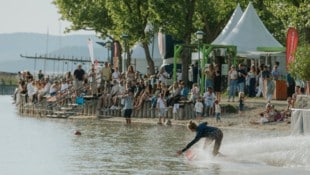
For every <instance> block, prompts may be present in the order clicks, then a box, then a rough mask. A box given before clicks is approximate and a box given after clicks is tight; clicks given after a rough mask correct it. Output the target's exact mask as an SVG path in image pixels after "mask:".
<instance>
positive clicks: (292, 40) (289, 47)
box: [286, 27, 298, 69]
mask: <svg viewBox="0 0 310 175" xmlns="http://www.w3.org/2000/svg"><path fill="white" fill-rule="evenodd" d="M297 44H298V33H297V30H296V29H295V28H293V27H290V28H289V29H288V31H287V37H286V69H288V66H289V65H290V64H291V63H292V62H293V61H294V60H295V52H296V50H297Z"/></svg>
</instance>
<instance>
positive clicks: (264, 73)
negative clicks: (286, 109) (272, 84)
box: [262, 65, 270, 98]
mask: <svg viewBox="0 0 310 175" xmlns="http://www.w3.org/2000/svg"><path fill="white" fill-rule="evenodd" d="M262 78H263V96H264V97H265V98H266V93H267V82H268V79H269V78H270V71H269V70H268V66H267V65H264V69H263V71H262Z"/></svg>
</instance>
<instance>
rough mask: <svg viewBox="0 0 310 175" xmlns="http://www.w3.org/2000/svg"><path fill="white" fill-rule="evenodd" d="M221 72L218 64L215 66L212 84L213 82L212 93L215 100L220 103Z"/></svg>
mask: <svg viewBox="0 0 310 175" xmlns="http://www.w3.org/2000/svg"><path fill="white" fill-rule="evenodd" d="M221 77H222V76H221V71H220V67H219V65H218V64H216V65H215V70H214V75H213V82H214V86H213V88H214V92H215V95H216V99H217V100H218V101H219V102H220V101H221V82H222V78H221Z"/></svg>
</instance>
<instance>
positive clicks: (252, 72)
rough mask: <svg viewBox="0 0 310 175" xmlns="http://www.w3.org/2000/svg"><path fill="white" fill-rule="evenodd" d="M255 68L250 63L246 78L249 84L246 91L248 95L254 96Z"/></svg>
mask: <svg viewBox="0 0 310 175" xmlns="http://www.w3.org/2000/svg"><path fill="white" fill-rule="evenodd" d="M256 76H257V73H256V69H255V66H254V65H252V66H251V68H250V71H249V72H248V79H249V86H248V92H249V97H255V95H256V92H255V90H256Z"/></svg>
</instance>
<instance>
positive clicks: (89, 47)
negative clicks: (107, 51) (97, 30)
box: [88, 38, 95, 64]
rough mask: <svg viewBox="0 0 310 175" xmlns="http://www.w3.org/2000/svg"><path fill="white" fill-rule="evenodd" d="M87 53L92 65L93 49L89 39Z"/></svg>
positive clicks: (93, 60) (93, 59)
mask: <svg viewBox="0 0 310 175" xmlns="http://www.w3.org/2000/svg"><path fill="white" fill-rule="evenodd" d="M88 51H89V56H90V60H91V63H92V64H94V62H95V58H94V47H93V41H92V40H91V39H90V38H89V39H88Z"/></svg>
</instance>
